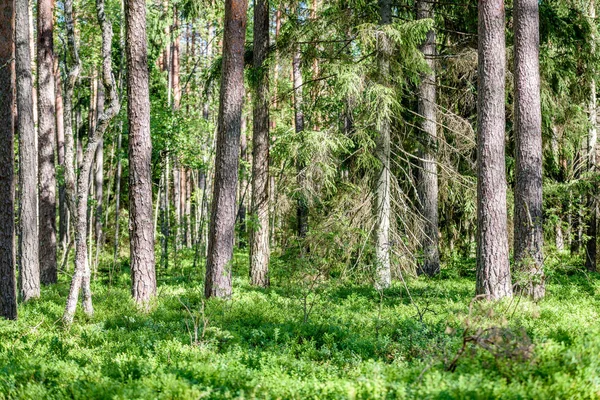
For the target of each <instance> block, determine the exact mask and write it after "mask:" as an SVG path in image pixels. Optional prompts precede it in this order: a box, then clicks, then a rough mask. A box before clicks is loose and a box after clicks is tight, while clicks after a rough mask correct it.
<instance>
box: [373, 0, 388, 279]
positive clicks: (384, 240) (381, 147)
mask: <svg viewBox="0 0 600 400" xmlns="http://www.w3.org/2000/svg"><path fill="white" fill-rule="evenodd" d="M391 7H392V6H391V1H390V0H379V16H380V24H381V25H382V26H383V25H389V24H391V23H392V8H391ZM380 40H385V39H380ZM378 53H379V54H378V64H379V76H380V78H379V79H380V83H381V84H382V85H384V86H389V74H390V66H389V56H390V54H386V51H385V49H384V48H380V49H378ZM390 129H391V125H390V121H389V120H388V119H387V118H386V117H383V120H382V121H380V122H379V127H378V134H377V139H376V144H377V147H376V149H375V156H376V157H377V159H378V160H379V163H380V167H379V171H377V173H376V187H375V213H376V217H375V268H376V273H375V288H376V289H378V290H381V289H386V288H388V287H390V286H391V284H392V271H391V265H390V215H391V190H390V180H391V177H390Z"/></svg>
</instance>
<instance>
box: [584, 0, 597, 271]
mask: <svg viewBox="0 0 600 400" xmlns="http://www.w3.org/2000/svg"><path fill="white" fill-rule="evenodd" d="M589 10H590V20H591V21H592V26H593V24H594V23H595V19H596V2H595V1H593V0H592V1H590V4H589ZM594 40H595V34H592V51H593V52H595V51H596V45H595V44H594ZM588 108H589V114H590V115H589V120H590V129H589V133H588V143H587V145H588V146H587V156H588V157H587V164H588V165H587V167H588V171H589V173H590V174H591V175H592V176H593V174H594V173H595V172H596V143H597V141H598V126H597V125H598V109H597V101H596V79H595V78H592V79H591V82H590V104H589V107H588ZM597 195H598V190H597V188H596V187H595V186H594V187H593V188H592V190H591V191H590V193H588V195H587V205H588V213H589V214H588V221H587V236H588V239H587V242H586V245H585V266H586V268H587V270H588V271H591V272H594V271H596V247H597V246H596V243H597V233H598V232H597V231H598V201H597V200H596V198H597Z"/></svg>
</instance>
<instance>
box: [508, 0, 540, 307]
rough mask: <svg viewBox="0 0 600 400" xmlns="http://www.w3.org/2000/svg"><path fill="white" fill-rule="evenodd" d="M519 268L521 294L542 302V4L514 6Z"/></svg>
mask: <svg viewBox="0 0 600 400" xmlns="http://www.w3.org/2000/svg"><path fill="white" fill-rule="evenodd" d="M514 27H515V28H514V29H515V73H514V78H515V114H516V118H515V137H516V146H515V148H516V154H515V178H516V179H515V181H516V183H515V222H514V224H515V234H514V238H515V244H514V246H515V247H514V249H515V250H514V251H515V268H516V269H517V270H518V271H519V272H520V273H522V274H523V275H524V276H523V279H522V282H517V284H518V287H519V291H520V292H522V293H523V294H526V295H528V296H530V297H532V298H533V299H535V300H538V299H541V298H542V297H544V292H545V285H544V270H543V262H544V256H543V253H542V250H543V243H544V236H543V234H544V232H543V221H542V218H543V211H542V108H541V100H540V66H539V42H540V40H539V13H538V0H516V1H515V25H514Z"/></svg>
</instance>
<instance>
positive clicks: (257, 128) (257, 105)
mask: <svg viewBox="0 0 600 400" xmlns="http://www.w3.org/2000/svg"><path fill="white" fill-rule="evenodd" d="M268 51H269V0H257V1H256V3H255V4H254V53H253V54H254V60H253V67H254V71H255V74H256V75H255V76H256V82H255V85H256V87H255V94H254V96H255V97H254V111H253V124H254V125H253V132H252V146H253V147H252V201H251V205H250V213H251V214H252V218H253V221H254V222H253V223H252V226H251V227H250V229H249V234H250V238H249V239H250V283H251V284H252V285H256V286H261V287H267V286H269V257H270V251H271V249H270V247H269V75H268V71H269V70H268V66H266V65H265V60H266V58H267V54H268Z"/></svg>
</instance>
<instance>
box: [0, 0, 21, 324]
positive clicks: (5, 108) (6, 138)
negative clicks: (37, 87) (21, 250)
mask: <svg viewBox="0 0 600 400" xmlns="http://www.w3.org/2000/svg"><path fill="white" fill-rule="evenodd" d="M14 28H15V8H14V1H12V0H0V121H2V123H0V316H2V317H4V318H7V319H17V281H16V278H15V256H14V254H15V249H14V242H15V227H14V204H15V203H14V197H15V182H14V147H13V137H14V98H13V91H14V79H15V70H14V61H13V60H14V57H15V53H14V45H15V41H14Z"/></svg>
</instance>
